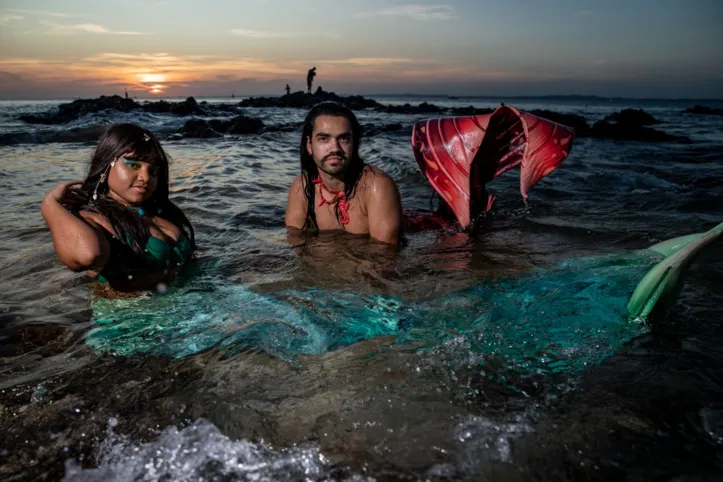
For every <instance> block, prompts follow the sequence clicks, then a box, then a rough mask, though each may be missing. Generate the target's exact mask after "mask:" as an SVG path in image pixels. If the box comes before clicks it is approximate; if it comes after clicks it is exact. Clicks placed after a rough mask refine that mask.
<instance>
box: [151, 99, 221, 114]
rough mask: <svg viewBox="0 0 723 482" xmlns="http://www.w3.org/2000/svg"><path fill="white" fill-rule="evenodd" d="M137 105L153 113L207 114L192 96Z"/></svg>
mask: <svg viewBox="0 0 723 482" xmlns="http://www.w3.org/2000/svg"><path fill="white" fill-rule="evenodd" d="M139 107H141V108H142V109H143V110H144V111H146V112H152V113H154V114H175V115H181V116H189V115H206V114H207V112H206V110H204V109H202V108H201V107H200V106H199V105H198V102H196V99H194V98H193V97H189V98H187V99H186V100H185V101H183V102H167V101H165V100H159V101H158V102H144V103H143V105H141V106H139Z"/></svg>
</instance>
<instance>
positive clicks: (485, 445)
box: [455, 414, 532, 464]
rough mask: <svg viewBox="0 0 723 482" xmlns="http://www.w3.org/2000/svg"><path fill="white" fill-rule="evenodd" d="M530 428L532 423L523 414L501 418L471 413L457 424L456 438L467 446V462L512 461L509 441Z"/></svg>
mask: <svg viewBox="0 0 723 482" xmlns="http://www.w3.org/2000/svg"><path fill="white" fill-rule="evenodd" d="M530 432H532V426H531V424H530V422H529V421H528V420H527V417H526V416H525V415H524V414H520V415H517V416H516V417H515V418H514V419H513V420H509V421H504V422H498V421H494V420H491V419H489V418H486V417H481V416H472V417H469V418H468V419H466V420H464V421H463V422H461V423H460V424H459V425H458V426H457V427H456V429H455V438H456V439H457V440H458V441H459V442H462V443H464V444H465V446H466V447H467V459H468V461H470V462H471V461H475V462H477V463H479V462H480V461H482V460H490V461H496V462H503V463H508V464H511V463H513V462H514V461H513V460H512V456H511V443H512V442H513V441H514V439H516V438H518V437H520V436H522V435H525V434H527V433H530Z"/></svg>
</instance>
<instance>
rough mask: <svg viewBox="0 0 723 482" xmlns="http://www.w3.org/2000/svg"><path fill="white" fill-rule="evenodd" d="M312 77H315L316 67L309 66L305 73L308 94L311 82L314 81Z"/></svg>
mask: <svg viewBox="0 0 723 482" xmlns="http://www.w3.org/2000/svg"><path fill="white" fill-rule="evenodd" d="M314 77H316V67H312V68H310V69H309V72H308V73H307V74H306V88H307V91H308V92H309V94H311V84H312V83H313V82H314Z"/></svg>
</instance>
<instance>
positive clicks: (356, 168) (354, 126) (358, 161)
mask: <svg viewBox="0 0 723 482" xmlns="http://www.w3.org/2000/svg"><path fill="white" fill-rule="evenodd" d="M322 115H330V116H335V117H344V118H345V119H347V120H348V121H349V123H350V124H351V132H352V153H351V159H350V160H349V165H348V166H347V168H346V170H345V171H344V194H346V198H347V199H351V198H352V197H353V196H354V194H355V193H356V188H357V186H358V185H359V180H360V179H361V177H362V174H363V172H364V166H365V164H364V160H363V159H362V158H361V157H360V156H359V145H360V144H361V139H362V128H361V125H360V124H359V121H358V120H357V118H356V116H355V115H354V113H353V112H352V111H351V109H349V108H348V107H347V106H346V105H344V104H342V103H340V102H334V101H325V102H320V103H318V104H316V105H315V106H313V107H312V108H311V109H310V110H309V112H308V114H307V115H306V119H304V127H303V129H302V131H301V143H300V145H299V155H300V158H301V174H302V176H303V179H302V180H303V185H304V196H305V197H306V203H307V211H306V212H307V215H306V222H305V223H304V228H307V227H308V225H309V223H313V224H314V225H315V224H316V214H315V212H314V194H315V185H314V184H313V182H312V181H314V179H316V178H317V177H319V168H318V167H317V166H316V163H315V162H314V158H313V157H312V156H311V154H309V151H308V150H307V148H306V142H307V140H308V139H310V138H311V135H312V132H313V131H314V121H315V120H316V118H317V117H319V116H322ZM336 218H337V219H339V205H338V204H337V205H336Z"/></svg>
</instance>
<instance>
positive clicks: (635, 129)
mask: <svg viewBox="0 0 723 482" xmlns="http://www.w3.org/2000/svg"><path fill="white" fill-rule="evenodd" d="M592 136H593V137H598V138H604V139H615V140H621V141H642V142H683V143H690V142H691V140H690V138H689V137H686V136H675V135H671V134H667V133H665V132H663V131H659V130H657V129H653V128H651V127H645V126H641V125H634V124H625V123H620V122H618V123H610V122H607V121H604V120H602V121H598V122H596V123H595V125H593V127H592Z"/></svg>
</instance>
